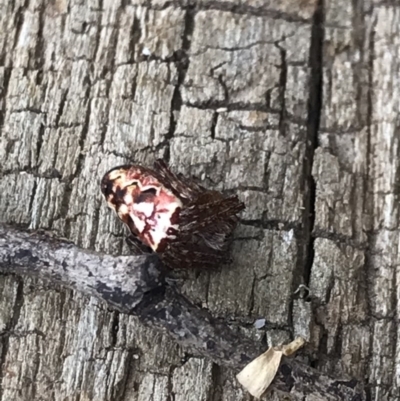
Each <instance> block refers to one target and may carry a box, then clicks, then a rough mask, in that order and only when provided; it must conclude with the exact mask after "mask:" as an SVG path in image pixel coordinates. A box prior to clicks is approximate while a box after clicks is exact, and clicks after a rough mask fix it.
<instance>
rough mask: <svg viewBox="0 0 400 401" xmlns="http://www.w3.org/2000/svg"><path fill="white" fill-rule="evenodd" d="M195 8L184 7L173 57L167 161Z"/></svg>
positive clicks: (186, 68)
mask: <svg viewBox="0 0 400 401" xmlns="http://www.w3.org/2000/svg"><path fill="white" fill-rule="evenodd" d="M195 13H196V11H195V8H194V7H193V6H190V7H188V8H187V9H186V16H185V27H184V30H183V34H182V49H181V50H180V51H178V52H177V53H176V54H175V55H174V57H175V58H176V61H175V65H176V67H177V70H178V82H177V84H176V85H175V89H174V93H173V95H172V100H171V111H170V122H169V130H168V133H167V135H166V136H165V142H166V144H167V146H166V150H165V154H164V159H165V161H166V162H167V163H168V162H169V160H170V148H169V147H170V140H171V139H172V138H173V136H174V134H175V130H176V125H177V123H178V121H177V117H178V116H177V114H178V113H179V112H180V110H181V107H182V104H183V101H182V94H181V87H182V85H183V82H184V81H185V77H186V73H187V70H188V68H189V62H190V61H189V54H188V53H189V49H190V46H191V41H192V34H193V30H194V17H195Z"/></svg>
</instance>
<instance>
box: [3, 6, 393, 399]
mask: <svg viewBox="0 0 400 401" xmlns="http://www.w3.org/2000/svg"><path fill="white" fill-rule="evenodd" d="M399 22H400V9H399V6H398V4H397V3H396V2H395V1H386V2H378V1H375V0H368V1H361V0H360V1H353V2H348V1H344V0H332V1H325V4H323V6H322V7H321V8H320V9H319V10H317V11H316V3H315V1H307V0H287V1H282V2H272V1H261V0H247V1H246V0H232V1H227V2H225V1H224V2H219V1H215V0H197V1H195V0H193V1H186V0H183V1H181V2H178V1H177V2H169V1H163V0H153V1H144V0H132V1H131V2H122V1H118V0H117V1H111V0H109V1H102V2H100V1H95V0H93V1H88V2H84V1H78V0H76V1H68V0H56V1H53V2H45V1H42V0H31V1H27V2H25V1H24V2H21V1H18V0H15V1H8V0H0V110H1V112H0V122H1V132H0V172H1V178H0V194H1V195H0V219H1V221H3V222H7V223H12V224H21V225H24V226H28V227H30V228H33V229H36V228H43V229H47V230H52V231H54V232H55V233H56V234H57V235H59V236H62V237H67V238H68V239H70V240H71V241H72V242H74V243H75V244H77V245H79V246H81V247H85V248H91V249H95V250H101V251H103V252H106V253H113V254H124V253H126V252H127V249H126V248H125V246H124V240H123V237H124V232H123V230H122V227H121V225H120V223H119V222H118V221H117V220H116V218H115V217H114V216H113V215H112V214H111V213H110V212H109V211H108V210H107V208H106V206H105V205H104V203H103V202H102V200H101V196H100V194H99V191H98V181H99V178H100V177H101V175H102V174H103V173H104V172H105V171H106V170H107V169H108V168H110V167H112V166H114V165H116V164H120V163H123V162H126V161H129V160H131V161H132V160H135V161H137V162H151V161H152V160H154V159H155V158H156V157H164V158H166V159H167V160H169V161H170V162H171V163H172V164H174V165H175V166H176V169H177V170H179V171H181V172H184V173H186V174H193V175H196V176H197V177H200V178H201V179H202V181H203V183H204V184H205V185H207V186H209V187H216V188H219V189H224V190H227V191H230V190H232V191H235V192H236V193H238V194H239V195H240V197H241V198H242V199H243V200H245V202H246V204H247V206H248V208H247V210H246V211H245V213H244V214H243V216H242V217H243V222H242V224H241V226H240V227H239V229H238V230H237V233H236V239H235V242H234V246H233V257H234V263H233V265H232V266H231V267H230V268H224V269H221V270H219V271H211V272H203V273H193V272H189V273H188V274H187V277H185V279H184V280H183V281H182V284H181V289H182V291H183V292H184V293H185V294H186V295H187V296H188V297H189V298H190V299H192V300H193V302H195V303H196V304H198V305H201V306H203V307H206V308H208V309H209V310H210V311H211V313H212V314H213V315H214V316H216V317H219V318H220V319H223V320H224V321H226V322H227V323H230V324H231V325H235V326H237V327H239V329H240V330H243V331H244V332H245V333H246V334H247V335H248V336H249V337H250V338H253V339H254V341H259V342H261V343H264V344H265V343H266V342H273V343H277V342H280V341H286V340H288V339H289V338H290V337H291V336H293V335H297V334H302V335H303V336H306V337H307V338H308V339H309V341H310V344H311V346H310V347H309V349H308V351H307V352H308V357H306V362H310V363H311V364H312V365H313V366H314V367H316V368H318V369H319V370H321V371H325V372H330V373H334V374H337V375H338V376H341V375H342V374H346V373H348V374H350V375H351V376H353V377H355V378H357V379H361V380H364V381H365V383H366V384H367V392H368V396H369V397H370V399H379V400H384V401H385V400H388V401H389V400H396V399H398V397H399V396H400V394H399V391H400V390H399V388H400V386H399V380H400V379H399V377H400V376H399V373H398V367H397V366H398V364H399V363H400V362H399V358H400V352H399V349H400V347H399V344H398V338H399V335H398V330H399V328H398V319H397V316H398V308H399V307H398V304H399V298H400V295H399V292H398V290H397V288H398V274H397V269H398V266H399V257H398V250H397V248H398V243H399V232H398V220H399V212H398V204H399V202H398V201H399V196H398V182H399V171H400V170H399V168H398V164H399V131H398V121H397V118H398V117H397V115H398V110H399V99H400V96H399V93H398V92H399V88H400V82H399V79H400V78H399V77H400V75H399V63H400V61H399V60H400V58H399V37H400V36H399V30H400V24H399ZM318 126H319V127H318ZM301 283H305V284H307V285H308V286H309V287H310V290H311V302H308V301H305V300H302V299H301V298H298V297H297V294H296V295H294V292H295V290H296V288H297V287H298V285H299V284H301ZM259 318H266V319H267V324H266V325H265V326H264V327H262V328H260V329H256V328H255V327H254V326H253V322H254V321H255V320H256V319H259ZM0 341H1V346H0V350H1V353H0V355H1V357H0V364H1V385H0V400H1V401H8V400H46V401H47V400H57V401H58V400H63V401H72V400H74V401H77V400H80V401H83V400H84V401H89V400H90V401H91V400H96V401H103V400H104V401H105V400H121V401H126V400H138V401H144V400H150V399H153V400H168V399H171V398H174V399H175V401H180V400H182V401H183V400H184V401H190V400H196V401H198V400H204V401H211V400H212V401H216V400H242V399H244V400H245V399H249V397H248V396H247V395H246V394H244V392H243V390H241V389H240V388H239V386H238V385H237V384H236V383H235V381H234V379H233V377H234V375H233V372H232V371H230V370H226V369H224V368H220V367H218V366H216V365H213V364H212V363H211V362H209V361H208V360H204V359H202V358H199V357H197V356H195V355H191V354H189V353H187V352H185V350H183V349H181V348H179V347H178V346H176V345H175V344H174V343H173V342H172V341H171V340H170V339H168V338H167V337H165V336H164V335H163V334H160V333H159V332H158V331H156V330H152V329H149V328H147V327H145V326H143V325H141V324H139V323H138V322H137V320H136V319H135V318H133V317H130V316H127V315H125V314H120V313H117V312H113V311H110V310H108V309H107V308H106V307H105V306H104V305H103V304H101V303H99V302H98V301H96V300H95V299H92V298H90V299H89V298H86V297H83V296H81V295H80V294H79V293H77V292H73V291H69V290H65V289H61V288H53V287H52V286H49V285H48V284H46V283H44V282H42V281H38V280H33V279H31V278H25V277H24V278H20V277H13V276H2V277H1V278H0ZM268 398H269V399H272V400H279V399H282V398H280V396H279V395H278V394H270V395H269V396H268ZM293 398H294V399H296V397H295V396H294V397H293Z"/></svg>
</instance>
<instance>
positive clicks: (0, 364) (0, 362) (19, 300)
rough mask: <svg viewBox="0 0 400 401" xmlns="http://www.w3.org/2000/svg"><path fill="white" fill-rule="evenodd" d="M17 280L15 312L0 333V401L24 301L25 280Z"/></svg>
mask: <svg viewBox="0 0 400 401" xmlns="http://www.w3.org/2000/svg"><path fill="white" fill-rule="evenodd" d="M16 280H17V282H18V284H17V290H16V294H15V302H14V313H13V316H12V318H11V320H10V321H9V323H8V325H7V327H6V329H5V330H4V332H3V333H1V335H0V340H1V341H2V342H3V344H2V350H1V355H0V379H1V380H0V401H2V400H3V387H2V382H3V380H2V379H3V377H4V368H5V366H4V365H5V362H6V358H7V354H8V348H9V343H10V336H11V335H12V334H13V332H14V329H15V327H16V326H17V323H18V320H19V316H20V314H21V309H22V305H23V303H24V294H23V293H24V282H23V279H22V277H19V276H16Z"/></svg>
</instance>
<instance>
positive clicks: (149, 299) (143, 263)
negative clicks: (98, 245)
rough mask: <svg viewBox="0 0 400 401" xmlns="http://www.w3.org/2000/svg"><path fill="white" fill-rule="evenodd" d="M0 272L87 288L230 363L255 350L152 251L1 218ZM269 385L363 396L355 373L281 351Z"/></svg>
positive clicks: (299, 392) (330, 396) (322, 396)
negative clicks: (128, 251)
mask: <svg viewBox="0 0 400 401" xmlns="http://www.w3.org/2000/svg"><path fill="white" fill-rule="evenodd" d="M0 272H11V273H16V274H32V275H36V276H38V277H40V278H44V279H48V280H51V281H53V282H54V281H55V282H58V283H61V284H63V285H66V286H68V287H72V288H74V289H77V290H78V291H81V292H83V293H85V294H90V295H94V296H96V297H98V298H101V299H103V300H105V301H106V302H107V303H108V304H110V305H111V306H113V307H114V308H116V309H118V310H120V311H122V312H125V313H129V314H132V315H136V316H138V317H139V318H140V319H141V320H142V321H143V322H145V323H148V324H151V325H153V326H156V327H159V328H162V329H164V330H166V331H167V332H169V334H170V335H172V336H173V337H174V338H175V339H176V340H177V341H178V342H179V343H180V344H182V345H183V346H185V347H189V348H190V349H191V350H196V351H197V352H198V353H200V354H201V355H203V356H205V357H207V358H210V359H211V360H213V361H214V362H216V363H217V364H219V365H224V366H228V367H231V368H233V369H235V370H236V371H239V370H241V369H242V368H243V367H244V366H245V365H246V364H247V363H248V362H250V361H251V360H252V359H254V358H255V357H257V356H258V355H259V354H260V353H261V352H262V350H261V349H260V347H259V345H258V344H256V343H254V342H253V341H251V340H250V339H248V338H246V337H245V336H243V335H242V334H240V333H238V332H236V331H233V330H232V329H230V328H229V326H228V325H226V324H224V323H222V322H221V321H218V320H216V319H214V318H213V317H212V316H211V315H210V314H209V313H208V312H207V311H206V310H204V309H201V308H199V307H197V306H195V305H193V304H192V303H191V302H189V301H188V300H187V299H186V298H185V297H183V296H182V295H181V294H179V293H177V292H176V291H175V290H174V289H173V288H172V287H171V286H169V285H168V284H167V283H166V282H165V280H164V279H163V272H162V266H161V264H160V262H159V260H158V258H157V256H156V255H144V256H129V257H127V256H118V257H117V256H115V257H114V256H110V255H105V254H99V253H96V252H92V251H88V250H84V249H80V248H78V247H76V246H75V245H73V244H71V243H67V242H63V241H59V240H56V239H54V238H53V237H50V236H46V235H43V234H38V233H28V232H24V231H21V230H17V229H15V228H11V227H8V226H1V225H0ZM272 387H273V388H275V389H276V390H280V391H283V392H285V393H290V394H292V395H296V396H300V397H306V396H309V397H310V399H311V398H312V397H314V398H312V399H318V400H321V401H322V400H338V401H339V400H341V401H342V400H349V401H363V400H365V394H364V392H363V389H362V384H361V383H360V382H358V381H357V380H354V379H353V380H350V379H342V380H337V379H335V378H332V377H329V376H328V375H325V374H323V373H321V372H319V371H317V370H315V369H312V368H310V367H308V366H306V365H304V364H301V363H298V362H296V361H295V360H294V359H291V358H284V360H283V363H282V364H281V367H280V369H279V372H278V375H277V376H276V378H275V380H274V382H273V385H272Z"/></svg>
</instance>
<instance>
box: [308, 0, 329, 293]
mask: <svg viewBox="0 0 400 401" xmlns="http://www.w3.org/2000/svg"><path fill="white" fill-rule="evenodd" d="M323 24H324V0H319V1H318V5H317V8H316V11H315V13H314V17H313V27H312V33H311V47H310V67H311V79H310V95H309V104H308V121H307V144H306V155H305V159H306V162H305V174H304V176H305V178H306V180H307V182H306V185H307V186H308V194H307V196H306V201H305V216H304V219H305V221H304V231H305V233H306V239H305V241H306V250H305V255H304V261H305V263H304V271H303V277H304V283H305V284H306V285H308V284H309V281H310V274H311V269H312V265H313V262H314V240H315V238H314V236H313V229H314V221H315V201H316V193H315V190H316V187H315V180H314V178H313V176H312V167H313V162H314V152H315V149H316V148H317V146H318V130H319V123H320V118H321V108H322V83H323V77H322V74H323V44H324V25H323Z"/></svg>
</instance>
